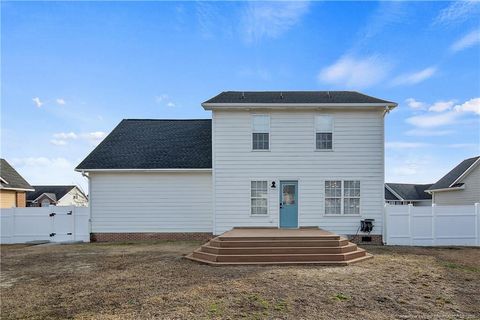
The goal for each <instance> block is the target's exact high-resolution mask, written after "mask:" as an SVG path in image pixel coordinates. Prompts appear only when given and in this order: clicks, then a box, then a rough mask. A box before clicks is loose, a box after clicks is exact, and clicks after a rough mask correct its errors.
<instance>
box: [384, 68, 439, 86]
mask: <svg viewBox="0 0 480 320" xmlns="http://www.w3.org/2000/svg"><path fill="white" fill-rule="evenodd" d="M436 72H437V68H436V67H428V68H425V69H423V70H420V71H416V72H412V73H405V74H402V75H400V76H398V77H396V78H395V79H393V81H392V85H394V86H398V85H412V84H417V83H420V82H422V81H425V80H427V79H428V78H430V77H432V76H433V75H434V74H435V73H436Z"/></svg>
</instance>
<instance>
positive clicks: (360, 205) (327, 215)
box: [323, 178, 363, 217]
mask: <svg viewBox="0 0 480 320" xmlns="http://www.w3.org/2000/svg"><path fill="white" fill-rule="evenodd" d="M327 181H341V183H342V186H341V192H342V196H341V200H340V214H334V213H326V198H327V197H326V192H325V183H326V182H327ZM345 181H358V182H359V183H360V196H359V197H358V214H355V213H349V214H345V213H344V212H345V207H344V200H345V192H344V183H345ZM348 198H352V197H348ZM354 198H356V197H354ZM362 212H363V211H362V180H360V179H355V178H351V179H335V178H330V179H325V180H324V181H323V216H326V217H362V216H363V213H362Z"/></svg>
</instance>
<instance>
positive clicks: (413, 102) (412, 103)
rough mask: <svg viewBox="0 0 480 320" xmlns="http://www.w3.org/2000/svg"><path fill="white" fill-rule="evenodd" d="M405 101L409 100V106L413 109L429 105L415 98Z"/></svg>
mask: <svg viewBox="0 0 480 320" xmlns="http://www.w3.org/2000/svg"><path fill="white" fill-rule="evenodd" d="M405 101H406V102H407V104H408V106H409V107H410V108H412V109H425V108H426V107H427V104H426V103H424V102H420V101H417V100H415V99H414V98H408V99H407V100H405Z"/></svg>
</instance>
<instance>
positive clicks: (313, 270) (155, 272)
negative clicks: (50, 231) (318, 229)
mask: <svg viewBox="0 0 480 320" xmlns="http://www.w3.org/2000/svg"><path fill="white" fill-rule="evenodd" d="M199 244H200V243H195V242H142V243H138V242H137V243H122V244H111V243H110V244H93V243H92V244H80V245H55V246H29V247H28V246H20V245H17V246H15V245H10V246H2V247H1V288H0V290H1V291H0V292H1V318H2V319H18V318H32V319H48V318H56V319H58V318H62V319H64V318H73V319H91V318H95V319H151V318H158V319H238V318H245V319H480V249H475V248H453V249H452V248H451V249H448V248H407V247H380V246H378V247H376V246H364V248H365V249H367V251H369V252H370V253H372V254H374V255H375V257H374V259H371V260H368V261H365V262H362V263H360V264H357V265H352V266H348V267H318V266H287V267H281V266H264V267H262V266H243V267H241V266H236V267H209V266H206V265H201V264H197V263H195V262H192V261H189V260H186V259H183V258H182V256H183V255H185V254H187V253H189V252H191V251H192V250H193V249H194V248H196V247H197V246H198V245H199Z"/></svg>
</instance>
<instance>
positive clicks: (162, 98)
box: [155, 93, 168, 103]
mask: <svg viewBox="0 0 480 320" xmlns="http://www.w3.org/2000/svg"><path fill="white" fill-rule="evenodd" d="M165 100H168V94H165V93H163V94H161V95H159V96H156V97H155V101H156V102H157V103H161V102H164V101H165Z"/></svg>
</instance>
